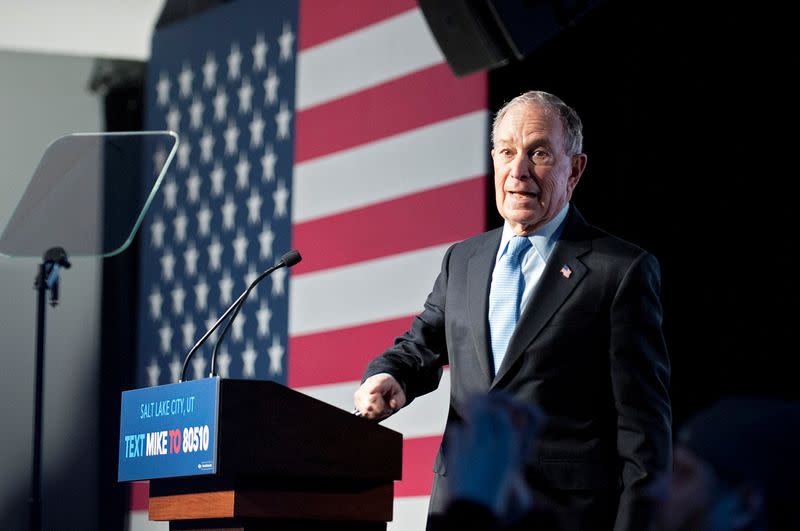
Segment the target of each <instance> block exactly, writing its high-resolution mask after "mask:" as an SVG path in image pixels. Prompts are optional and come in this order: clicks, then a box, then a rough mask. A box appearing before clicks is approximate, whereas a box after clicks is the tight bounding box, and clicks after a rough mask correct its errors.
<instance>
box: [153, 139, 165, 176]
mask: <svg viewBox="0 0 800 531" xmlns="http://www.w3.org/2000/svg"><path fill="white" fill-rule="evenodd" d="M166 161H167V151H166V150H165V149H164V146H161V145H159V146H158V148H157V149H156V151H155V153H153V169H154V170H155V171H154V172H153V173H158V174H160V173H161V170H162V169H164V163H165V162H166Z"/></svg>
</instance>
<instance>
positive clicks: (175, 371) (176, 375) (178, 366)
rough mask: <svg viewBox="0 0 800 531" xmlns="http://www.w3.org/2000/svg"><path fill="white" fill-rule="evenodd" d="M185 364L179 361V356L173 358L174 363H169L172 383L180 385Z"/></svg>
mask: <svg viewBox="0 0 800 531" xmlns="http://www.w3.org/2000/svg"><path fill="white" fill-rule="evenodd" d="M182 369H183V363H181V361H180V360H179V359H178V356H177V355H174V356H172V361H171V362H169V378H170V381H171V382H172V383H178V381H179V380H180V379H181V370H182Z"/></svg>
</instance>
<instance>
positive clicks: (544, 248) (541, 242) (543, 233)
mask: <svg viewBox="0 0 800 531" xmlns="http://www.w3.org/2000/svg"><path fill="white" fill-rule="evenodd" d="M568 212H569V203H567V204H566V205H564V206H563V207H562V208H561V210H559V212H558V214H556V215H555V216H554V217H553V219H551V220H550V221H548V222H547V223H545V224H544V225H542V226H541V227H539V228H538V229H536V232H534V233H533V234H531V235H529V236H528V240H530V242H531V245H532V246H533V248H534V249H536V252H537V253H538V254H539V256H541V257H542V258H543V259H544V261H545V262H547V260H548V259H549V258H550V254H551V253H552V252H553V247H555V245H556V242H557V241H558V238H559V236H561V230H562V229H563V228H564V220H566V219H567V213H568ZM514 236H516V235H515V234H514V231H513V230H512V229H511V226H510V225H509V224H508V222H507V221H506V222H505V224H504V225H503V235H502V237H501V238H500V249H498V251H497V256H496V257H495V262H496V261H497V260H499V259H500V257H501V256H503V254H505V252H506V248H507V247H508V242H509V241H510V240H511V238H513V237H514Z"/></svg>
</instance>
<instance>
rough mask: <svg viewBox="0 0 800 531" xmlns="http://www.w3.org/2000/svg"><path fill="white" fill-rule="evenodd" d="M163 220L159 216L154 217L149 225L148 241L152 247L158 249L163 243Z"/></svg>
mask: <svg viewBox="0 0 800 531" xmlns="http://www.w3.org/2000/svg"><path fill="white" fill-rule="evenodd" d="M164 230H165V227H164V222H163V221H162V220H161V218H160V217H157V218H155V220H154V221H153V223H152V224H151V225H150V243H151V244H152V245H153V247H155V248H157V249H159V248H161V246H162V245H164Z"/></svg>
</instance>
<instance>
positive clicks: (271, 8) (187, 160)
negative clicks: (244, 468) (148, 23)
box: [137, 0, 298, 386]
mask: <svg viewBox="0 0 800 531" xmlns="http://www.w3.org/2000/svg"><path fill="white" fill-rule="evenodd" d="M297 10H298V8H297V4H296V3H294V2H261V1H248V0H239V1H237V2H232V3H230V4H226V5H224V6H221V7H218V8H215V9H213V10H210V11H207V12H204V13H202V14H200V15H197V16H194V17H192V18H190V19H188V20H186V21H182V22H179V23H176V24H172V25H170V26H168V27H166V28H164V29H161V30H158V31H157V32H156V34H155V35H154V38H153V47H152V57H151V60H150V63H149V65H148V81H147V86H146V91H147V94H146V102H147V103H146V105H147V109H146V125H145V127H146V129H149V130H163V129H168V130H172V131H175V132H177V133H178V135H179V138H180V141H179V146H178V151H177V155H176V157H175V159H174V160H173V162H172V164H171V165H170V167H169V169H168V172H167V174H166V176H165V178H164V182H163V183H162V185H161V189H160V191H159V193H158V194H157V195H156V196H155V198H154V200H153V203H152V205H151V206H150V210H149V212H148V214H147V217H146V218H145V221H144V223H143V225H142V232H143V234H142V238H141V245H142V247H141V259H140V291H139V300H140V304H139V307H140V309H139V348H138V365H137V383H138V385H139V386H146V385H159V384H165V383H170V382H176V381H177V380H178V379H179V377H180V370H181V368H182V364H183V358H184V355H185V354H186V352H187V351H188V350H189V349H190V348H191V347H192V345H194V343H195V342H196V341H197V340H198V339H199V338H200V337H201V336H202V335H203V334H204V333H205V331H206V330H207V329H208V328H210V327H211V325H212V324H213V323H214V322H215V321H216V320H217V318H218V317H219V316H220V315H221V314H222V313H223V312H224V311H225V310H226V309H227V307H228V305H230V304H231V303H232V302H233V301H234V300H235V299H236V298H237V297H238V295H239V293H240V292H241V291H243V290H244V289H245V287H246V286H247V284H249V282H250V281H251V280H253V279H254V278H255V277H256V276H257V275H258V274H259V273H260V272H262V271H263V270H264V269H266V268H267V267H269V266H270V265H272V264H273V263H274V262H275V261H276V260H277V259H278V258H280V256H281V254H283V253H284V252H285V251H287V250H289V249H290V248H291V193H292V164H293V159H294V139H293V129H294V127H293V125H294V124H293V117H294V98H295V60H296V34H297V19H298V12H297ZM166 155H167V151H166V148H165V147H156V148H155V149H154V152H153V153H152V154H150V155H149V156H147V157H146V160H145V165H146V166H147V165H150V167H148V168H147V169H146V171H148V172H150V171H152V170H153V169H155V170H156V171H158V170H159V169H160V168H161V167H162V166H163V164H164V161H165V159H166ZM146 192H147V191H145V190H143V193H146ZM287 275H288V273H287V271H286V269H280V270H278V271H276V272H275V273H274V274H273V275H272V276H271V277H270V278H268V279H266V280H265V281H262V283H261V284H260V285H259V286H258V287H257V288H256V289H255V290H254V291H253V292H252V293H251V294H250V297H249V299H248V301H247V303H245V305H244V307H243V308H242V311H241V312H240V314H239V316H238V317H237V319H236V321H234V323H233V326H232V327H231V330H230V331H229V333H228V336H227V337H226V338H225V343H223V347H222V348H221V350H220V353H219V354H218V358H217V370H218V373H219V374H220V375H221V376H223V377H230V378H259V379H271V380H275V381H278V382H281V383H286V367H287V359H286V349H287V343H288V325H287V317H288V286H289V283H288V278H287ZM216 338H217V333H215V334H214V335H212V336H211V337H210V338H209V341H208V342H207V343H206V345H204V346H203V348H201V349H200V350H199V351H198V352H196V353H195V355H194V358H193V362H192V363H191V364H190V367H189V370H188V373H187V377H188V378H202V377H205V376H207V375H208V372H209V370H210V367H209V365H208V363H209V361H210V357H211V350H212V348H213V345H214V342H215V341H216Z"/></svg>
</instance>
